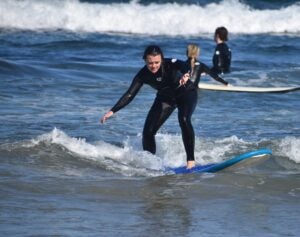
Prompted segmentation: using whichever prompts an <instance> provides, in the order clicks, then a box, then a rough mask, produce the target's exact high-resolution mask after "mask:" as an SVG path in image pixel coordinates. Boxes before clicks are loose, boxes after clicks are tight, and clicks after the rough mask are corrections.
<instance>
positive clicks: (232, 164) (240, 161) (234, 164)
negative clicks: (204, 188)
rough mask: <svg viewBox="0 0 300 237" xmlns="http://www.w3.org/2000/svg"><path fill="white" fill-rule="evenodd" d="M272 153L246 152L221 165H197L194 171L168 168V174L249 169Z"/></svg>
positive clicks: (268, 151) (263, 151)
mask: <svg viewBox="0 0 300 237" xmlns="http://www.w3.org/2000/svg"><path fill="white" fill-rule="evenodd" d="M271 154H272V151H271V150H269V149H267V148H263V149H260V150H256V151H250V152H246V153H244V154H241V155H239V156H236V157H234V158H231V159H229V160H225V161H223V162H220V163H212V164H207V165H197V166H195V167H193V168H192V169H187V168H186V167H185V166H182V167H177V168H170V167H168V168H166V171H167V172H168V173H173V174H189V173H202V172H210V173H214V172H217V171H220V170H224V169H231V170H237V169H242V168H247V167H251V166H255V165H258V164H259V163H261V162H263V161H265V160H266V159H268V158H269V157H270V155H271Z"/></svg>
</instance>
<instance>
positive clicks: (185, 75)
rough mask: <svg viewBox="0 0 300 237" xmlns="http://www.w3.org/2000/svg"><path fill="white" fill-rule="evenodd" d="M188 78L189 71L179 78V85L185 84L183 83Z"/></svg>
mask: <svg viewBox="0 0 300 237" xmlns="http://www.w3.org/2000/svg"><path fill="white" fill-rule="evenodd" d="M189 79H190V74H189V73H185V74H184V75H183V76H182V77H181V79H180V80H179V84H180V86H182V85H185V83H186V82H187V81H188V80H189Z"/></svg>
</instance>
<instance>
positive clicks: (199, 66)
mask: <svg viewBox="0 0 300 237" xmlns="http://www.w3.org/2000/svg"><path fill="white" fill-rule="evenodd" d="M199 54H200V48H199V46H198V45H196V44H189V45H188V46H187V51H186V55H187V58H188V59H187V61H186V63H187V64H188V67H189V70H190V72H191V73H190V81H191V82H193V86H194V87H195V88H198V83H199V82H200V78H201V74H203V73H205V74H208V75H209V76H211V77H212V78H213V79H215V80H216V81H218V82H220V83H223V84H224V85H226V86H227V85H229V84H228V82H227V81H225V80H224V79H222V78H221V77H219V76H218V74H217V73H216V72H215V71H214V70H211V69H209V67H208V66H206V65H205V64H204V63H202V62H200V61H199V59H198V58H199Z"/></svg>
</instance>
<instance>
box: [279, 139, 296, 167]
mask: <svg viewBox="0 0 300 237" xmlns="http://www.w3.org/2000/svg"><path fill="white" fill-rule="evenodd" d="M279 153H280V155H282V156H287V157H288V158H289V159H290V160H292V161H294V162H296V163H300V138H296V137H292V136H291V137H285V138H283V139H282V140H281V141H280V143H279Z"/></svg>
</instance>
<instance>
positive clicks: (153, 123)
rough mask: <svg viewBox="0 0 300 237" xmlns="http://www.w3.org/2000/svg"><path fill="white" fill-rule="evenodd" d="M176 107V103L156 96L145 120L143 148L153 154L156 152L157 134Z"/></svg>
mask: <svg viewBox="0 0 300 237" xmlns="http://www.w3.org/2000/svg"><path fill="white" fill-rule="evenodd" d="M175 108H176V106H175V104H174V103H168V102H165V101H162V100H161V99H158V98H156V99H155V101H154V103H153V105H152V107H151V109H150V111H149V113H148V115H147V118H146V121H145V125H144V130H143V149H144V150H145V151H149V152H151V153H152V154H155V152H156V144H155V134H156V133H157V131H158V129H159V128H160V127H161V125H162V124H163V123H164V122H165V121H166V120H167V119H168V117H169V116H170V115H171V113H172V112H173V111H174V109H175Z"/></svg>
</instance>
